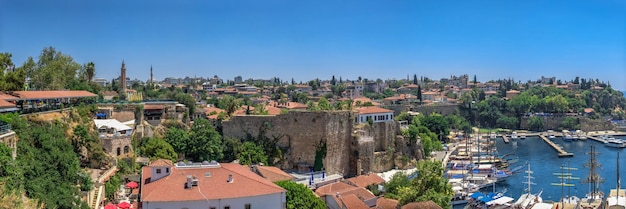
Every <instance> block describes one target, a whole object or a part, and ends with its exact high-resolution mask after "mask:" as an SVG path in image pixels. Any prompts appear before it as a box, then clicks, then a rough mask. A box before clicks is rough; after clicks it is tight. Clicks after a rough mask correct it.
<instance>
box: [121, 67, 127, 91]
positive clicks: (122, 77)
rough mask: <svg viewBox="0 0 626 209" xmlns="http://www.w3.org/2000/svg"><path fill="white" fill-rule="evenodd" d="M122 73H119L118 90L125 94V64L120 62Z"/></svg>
mask: <svg viewBox="0 0 626 209" xmlns="http://www.w3.org/2000/svg"><path fill="white" fill-rule="evenodd" d="M121 71H122V72H121V73H120V88H121V89H122V92H126V64H125V63H124V60H122V70H121Z"/></svg>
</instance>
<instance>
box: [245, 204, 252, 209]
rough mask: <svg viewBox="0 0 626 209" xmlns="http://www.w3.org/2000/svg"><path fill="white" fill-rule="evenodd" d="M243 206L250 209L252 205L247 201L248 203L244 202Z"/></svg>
mask: <svg viewBox="0 0 626 209" xmlns="http://www.w3.org/2000/svg"><path fill="white" fill-rule="evenodd" d="M244 208H245V209H250V208H252V206H251V205H250V203H248V204H245V206H244Z"/></svg>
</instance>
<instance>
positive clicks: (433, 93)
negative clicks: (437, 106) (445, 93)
mask: <svg viewBox="0 0 626 209" xmlns="http://www.w3.org/2000/svg"><path fill="white" fill-rule="evenodd" d="M438 94H439V92H434V91H427V92H423V93H422V95H438Z"/></svg>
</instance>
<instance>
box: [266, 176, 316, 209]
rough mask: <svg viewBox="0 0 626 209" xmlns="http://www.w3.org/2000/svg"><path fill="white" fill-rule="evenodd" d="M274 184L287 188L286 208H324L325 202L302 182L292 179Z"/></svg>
mask: <svg viewBox="0 0 626 209" xmlns="http://www.w3.org/2000/svg"><path fill="white" fill-rule="evenodd" d="M276 184H277V185H278V186H280V187H282V188H284V189H286V190H287V209H300V208H311V209H324V208H326V204H324V202H322V200H321V199H320V198H318V197H317V196H315V194H313V192H312V191H311V190H310V189H309V188H307V187H306V186H305V185H303V184H298V183H296V182H293V181H279V182H276Z"/></svg>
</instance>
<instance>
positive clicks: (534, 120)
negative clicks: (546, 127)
mask: <svg viewBox="0 0 626 209" xmlns="http://www.w3.org/2000/svg"><path fill="white" fill-rule="evenodd" d="M528 127H529V128H530V130H533V131H543V118H542V117H538V116H532V117H530V118H528Z"/></svg>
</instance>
